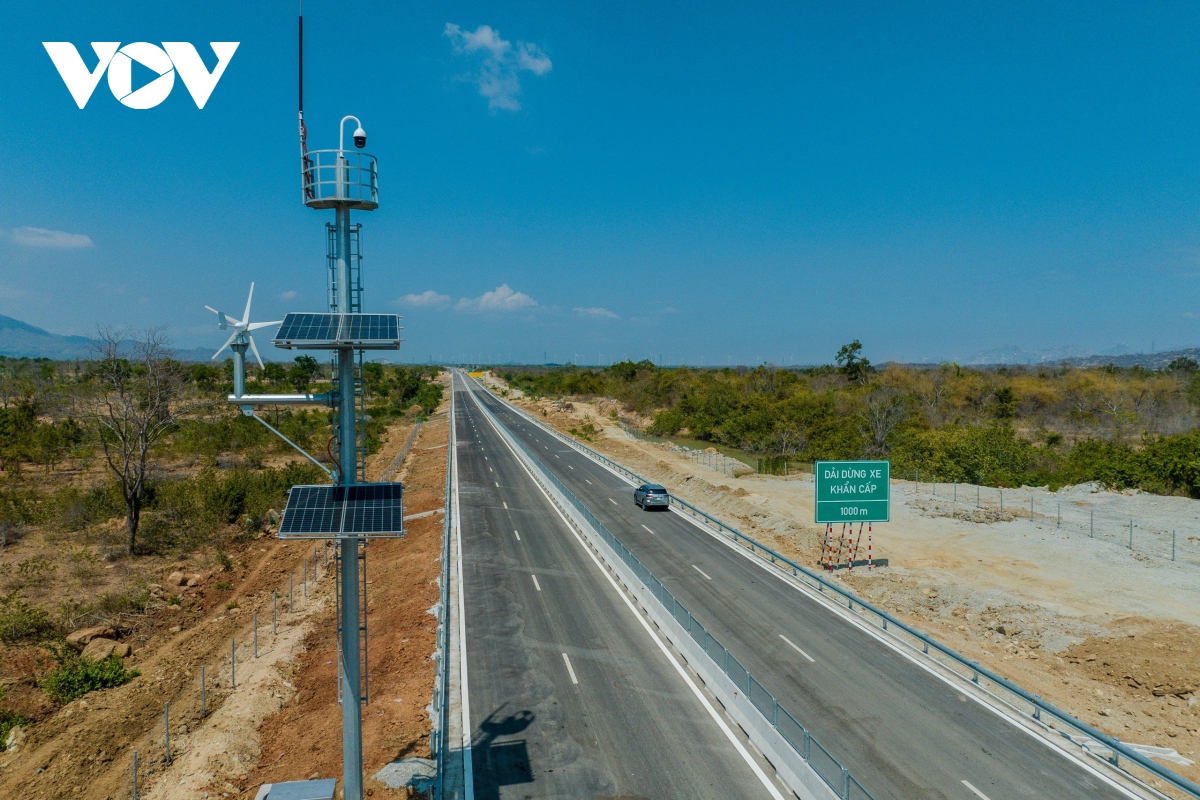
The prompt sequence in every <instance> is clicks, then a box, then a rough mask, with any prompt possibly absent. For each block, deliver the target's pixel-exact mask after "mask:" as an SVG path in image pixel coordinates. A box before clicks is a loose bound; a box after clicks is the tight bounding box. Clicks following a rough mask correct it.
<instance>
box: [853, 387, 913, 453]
mask: <svg viewBox="0 0 1200 800" xmlns="http://www.w3.org/2000/svg"><path fill="white" fill-rule="evenodd" d="M904 412H905V409H904V398H903V397H902V396H901V394H900V393H899V392H897V391H896V390H895V389H892V388H886V387H885V388H879V389H876V390H875V391H873V392H871V394H870V395H868V396H867V408H866V410H865V411H864V412H863V418H862V421H863V435H864V436H865V437H866V439H867V454H868V455H872V456H885V455H887V452H888V450H889V448H890V442H889V439H890V438H891V436H892V432H893V431H894V430H896V426H897V425H899V424H900V422H901V421H902V420H903V419H904Z"/></svg>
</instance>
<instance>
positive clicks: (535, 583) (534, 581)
mask: <svg viewBox="0 0 1200 800" xmlns="http://www.w3.org/2000/svg"><path fill="white" fill-rule="evenodd" d="M529 577H531V578H533V588H535V589H537V590H538V591H539V592H540V591H541V590H542V585H541V584H540V583H538V582H537V575H530V576H529Z"/></svg>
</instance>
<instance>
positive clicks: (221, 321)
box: [205, 306, 229, 330]
mask: <svg viewBox="0 0 1200 800" xmlns="http://www.w3.org/2000/svg"><path fill="white" fill-rule="evenodd" d="M205 308H207V309H208V310H209V311H211V312H213V313H214V314H216V315H217V327H218V328H220V329H221V330H225V329H226V328H228V327H229V318H228V317H226V316H225V314H224V313H223V312H221V311H217V310H216V309H215V308H213V307H212V306H205Z"/></svg>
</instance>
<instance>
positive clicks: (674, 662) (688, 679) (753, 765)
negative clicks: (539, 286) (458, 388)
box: [471, 392, 784, 800]
mask: <svg viewBox="0 0 1200 800" xmlns="http://www.w3.org/2000/svg"><path fill="white" fill-rule="evenodd" d="M471 399H472V400H474V401H475V403H476V404H478V403H479V399H478V398H477V397H475V393H474V392H471ZM484 416H485V417H487V419H488V422H491V421H492V420H491V417H490V416H487V415H486V414H485V415H484ZM492 427H493V428H494V427H496V425H495V423H492ZM497 432H499V431H497ZM500 439H501V440H502V441H503V442H504V444H505V445H506V446H507V447H508V449H509V450H510V451H512V454H513V456H515V457H516V459H517V463H519V464H520V465H521V466H522V467H523V468H524V469H525V472H526V473H528V474H529V477H530V478H531V479H533V484H534V486H536V487H537V488H538V490H540V491H541V493H542V494H544V495H546V498H547V499H549V500H550V506H551V507H552V508H553V509H554V511H555V513H557V514H558V516H559V518H560V519H562V521H563V523H564V524H565V525H566V526H567V530H569V531H570V532H571V535H572V536H574V537H575V541H577V542H579V545H580V547H582V548H583V550H584V552H585V553H587V554H588V557H590V558H591V559H592V562H593V563H594V564H595V565H596V567H597V568H598V569H599V570H600V572H601V574H603V575H604V577H605V578H606V579H607V580H608V582H609V584H610V585H611V586H612V588H613V590H614V591H615V592H616V593H617V596H618V597H620V598H621V600H622V602H624V603H625V607H626V608H628V609H629V611H630V613H632V614H633V616H635V617H637V621H638V622H639V623H641V626H642V628H643V630H645V631H646V633H648V634H649V635H650V638H651V639H653V640H654V643H655V644H656V645H658V649H659V650H660V651H661V652H662V654H663V655H665V656H666V657H667V660H668V661H670V662H671V666H673V667H674V668H675V671H676V672H677V673H679V676H680V677H681V678H683V680H684V682H685V683H687V685H688V688H689V689H691V690H692V694H694V695H695V696H696V698H697V699H698V700H699V701H700V704H701V705H703V706H704V709H705V710H706V711H707V712H708V715H709V716H710V717H712V718H713V721H714V722H716V723H717V727H719V728H720V729H721V732H722V733H723V734H725V738H727V739H728V740H729V741H730V743H731V744H732V745H733V746H734V749H736V750H737V751H738V755H740V756H741V757H742V760H744V761H745V762H746V764H747V765H748V766H749V767H750V770H751V771H752V772H753V773H754V775H755V777H757V778H758V780H759V781H760V782H761V783H762V785H763V786H765V787H766V789H767V791H768V792H770V793H771V797H773V798H774V800H784V797H783V795H782V794H780V792H779V790H778V789H776V788H775V784H774V783H772V782H771V779H770V778H768V777H767V774H766V773H765V772H763V770H762V767H760V766H759V765H758V763H757V762H756V761H755V760H754V758H753V757H752V756H751V755H750V752H749V751H748V750H746V748H745V746H744V745H743V744H742V743H741V742H740V741H738V739H737V737H736V736H734V735H733V731H732V730H730V728H729V725H727V724H726V723H725V720H723V719H722V718H721V715H720V714H718V713H717V710H716V709H715V708H713V704H712V703H710V702H709V700H708V698H707V697H705V696H704V693H703V692H702V691H700V687H699V686H697V685H696V682H695V681H694V680H693V679H692V676H691V675H689V674H688V673H687V670H685V669H684V668H683V666H682V665H681V664H680V663H679V660H678V659H676V658H675V654H674V653H672V652H671V651H670V649H669V648H668V647H667V646H666V645H665V644H664V643H663V641H662V639H660V638H659V636H658V634H657V633H655V632H654V629H653V628H651V627H650V623H649V622H647V621H646V618H645V617H643V616H642V615H641V614H640V613H639V612H638V610H637V606H635V605H634V604H633V601H632V600H630V599H629V597H628V596H627V595H626V594H625V592H623V591H621V587H620V585H619V584H618V583H617V581H616V579H615V578H614V577H613V576H612V575H611V574H610V573H609V571H608V570H607V569H605V567H604V564H603V563H601V561H600V558H599V557H598V556H597V555H596V554H595V553H593V552H592V549H591V548H590V547H588V546H587V543H586V542H584V541H583V537H582V536H580V534H579V531H577V530H575V527H574V526H573V525H572V524H571V521H570V520H568V519H567V516H566V515H565V514H564V513H563V511H562V509H561V508H559V507H558V505H557V504H555V502H554V501H553V500H552V499H550V494H549V492H547V491H546V489H545V488H544V487H543V486H542V484H541V483H539V482H538V480H537V478H535V477H534V475H533V472H532V471H531V470H530V469H529V465H528V464H526V463H525V461H524V460H523V459H522V458H521V457H520V456H519V455H518V454H517V451H516V450H515V449H514V448H513V446H512V443H511V442H509V441H508V439H507V438H505V436H504V435H503V434H501V435H500Z"/></svg>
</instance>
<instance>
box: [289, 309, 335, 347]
mask: <svg viewBox="0 0 1200 800" xmlns="http://www.w3.org/2000/svg"><path fill="white" fill-rule="evenodd" d="M340 327H341V315H340V314H288V315H287V316H286V317H284V318H283V324H282V325H280V326H279V333H277V334H275V337H276V338H277V339H285V340H290V341H302V342H304V341H316V340H319V341H334V340H336V339H337V335H338V329H339V328H340Z"/></svg>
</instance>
